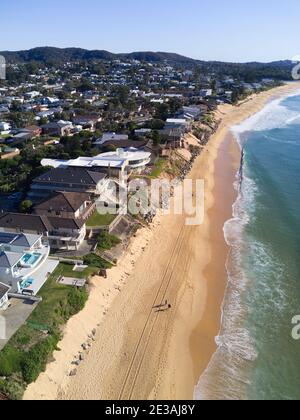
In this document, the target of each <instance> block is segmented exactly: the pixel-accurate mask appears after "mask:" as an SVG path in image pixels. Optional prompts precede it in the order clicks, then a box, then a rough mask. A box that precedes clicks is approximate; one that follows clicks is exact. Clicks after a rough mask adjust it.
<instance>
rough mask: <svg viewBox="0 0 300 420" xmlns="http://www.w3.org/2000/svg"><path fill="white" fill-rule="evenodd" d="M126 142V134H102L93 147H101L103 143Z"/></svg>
mask: <svg viewBox="0 0 300 420" xmlns="http://www.w3.org/2000/svg"><path fill="white" fill-rule="evenodd" d="M124 140H128V136H127V135H126V134H116V133H104V134H103V136H102V137H101V138H100V139H97V140H96V142H95V146H102V145H103V144H105V143H108V142H111V141H114V142H116V141H124Z"/></svg>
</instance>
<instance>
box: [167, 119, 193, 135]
mask: <svg viewBox="0 0 300 420" xmlns="http://www.w3.org/2000/svg"><path fill="white" fill-rule="evenodd" d="M176 128H178V129H183V130H184V131H185V132H188V131H189V130H190V128H191V123H190V121H187V120H186V119H185V118H168V119H167V121H166V124H165V129H176Z"/></svg>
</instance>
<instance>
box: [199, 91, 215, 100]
mask: <svg viewBox="0 0 300 420" xmlns="http://www.w3.org/2000/svg"><path fill="white" fill-rule="evenodd" d="M212 94H213V91H212V89H201V90H200V93H199V96H201V97H202V98H207V97H208V96H212Z"/></svg>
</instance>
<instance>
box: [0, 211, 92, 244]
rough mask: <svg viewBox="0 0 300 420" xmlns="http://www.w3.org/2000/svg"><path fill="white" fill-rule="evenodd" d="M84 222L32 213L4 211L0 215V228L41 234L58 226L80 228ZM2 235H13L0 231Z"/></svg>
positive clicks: (58, 227)
mask: <svg viewBox="0 0 300 420" xmlns="http://www.w3.org/2000/svg"><path fill="white" fill-rule="evenodd" d="M84 224H85V221H84V220H83V219H76V220H75V219H65V218H60V217H48V216H38V215H34V214H23V213H6V214H4V215H3V216H2V217H1V216H0V228H2V229H14V230H16V231H18V230H19V231H24V232H26V231H28V232H37V233H41V234H42V233H43V234H45V233H47V232H51V231H53V230H57V229H60V228H62V229H63V228H67V229H81V228H82V226H83V225H84ZM2 235H12V236H15V235H14V234H3V233H0V238H1V236H2Z"/></svg>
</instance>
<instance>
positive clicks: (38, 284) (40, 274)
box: [26, 258, 59, 295]
mask: <svg viewBox="0 0 300 420" xmlns="http://www.w3.org/2000/svg"><path fill="white" fill-rule="evenodd" d="M58 264H59V261H55V260H50V259H49V258H48V259H47V260H46V261H45V263H44V264H43V266H42V267H41V268H39V270H38V271H36V272H35V273H34V274H33V275H32V277H31V278H32V279H33V284H32V285H31V286H29V287H28V288H27V289H26V290H30V291H32V292H33V294H34V295H36V294H37V293H38V292H39V291H40V290H41V288H42V287H43V286H44V284H45V282H46V281H47V279H48V277H49V275H50V274H52V273H53V271H54V270H55V269H56V267H57V266H58Z"/></svg>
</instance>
